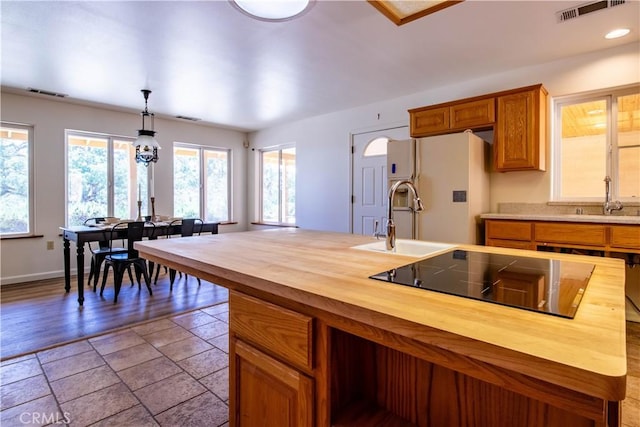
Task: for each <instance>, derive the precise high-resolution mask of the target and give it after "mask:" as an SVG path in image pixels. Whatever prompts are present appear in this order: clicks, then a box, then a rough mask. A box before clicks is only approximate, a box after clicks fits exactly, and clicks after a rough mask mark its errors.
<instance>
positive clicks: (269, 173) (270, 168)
mask: <svg viewBox="0 0 640 427" xmlns="http://www.w3.org/2000/svg"><path fill="white" fill-rule="evenodd" d="M260 176H261V178H262V186H261V200H262V203H261V210H260V221H261V222H264V223H277V224H291V225H293V224H295V223H296V148H295V147H286V148H275V149H265V150H261V151H260Z"/></svg>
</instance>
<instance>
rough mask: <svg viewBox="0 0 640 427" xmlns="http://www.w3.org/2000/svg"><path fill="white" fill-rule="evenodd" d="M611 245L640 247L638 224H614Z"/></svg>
mask: <svg viewBox="0 0 640 427" xmlns="http://www.w3.org/2000/svg"><path fill="white" fill-rule="evenodd" d="M611 247H612V248H629V249H640V227H638V226H637V225H612V226H611Z"/></svg>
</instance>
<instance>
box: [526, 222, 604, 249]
mask: <svg viewBox="0 0 640 427" xmlns="http://www.w3.org/2000/svg"><path fill="white" fill-rule="evenodd" d="M606 230H607V227H606V226H604V225H592V224H556V223H553V224H552V223H539V224H536V225H535V236H536V238H535V240H536V241H537V242H539V243H548V242H550V243H564V244H574V245H585V246H605V245H606V243H607V233H606Z"/></svg>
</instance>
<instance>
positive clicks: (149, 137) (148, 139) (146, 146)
mask: <svg viewBox="0 0 640 427" xmlns="http://www.w3.org/2000/svg"><path fill="white" fill-rule="evenodd" d="M140 92H142V95H143V96H144V111H143V112H142V113H140V114H141V115H142V129H140V130H138V138H137V139H136V140H135V141H134V142H133V146H134V147H136V162H138V163H144V165H145V166H149V163H151V162H153V163H156V162H157V161H158V150H159V149H160V144H158V141H156V138H155V135H156V133H155V131H154V130H153V117H154V116H153V113H150V112H149V110H148V109H147V101H148V99H149V94H150V93H151V91H150V90H149V89H142V90H141V91H140ZM145 120H147V121H149V122H150V123H149V126H150V129H147V128H146V127H145Z"/></svg>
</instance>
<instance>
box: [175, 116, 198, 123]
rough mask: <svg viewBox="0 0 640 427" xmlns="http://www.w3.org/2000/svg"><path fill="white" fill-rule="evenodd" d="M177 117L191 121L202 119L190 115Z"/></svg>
mask: <svg viewBox="0 0 640 427" xmlns="http://www.w3.org/2000/svg"><path fill="white" fill-rule="evenodd" d="M176 119H182V120H189V121H191V122H199V121H200V120H202V119H199V118H197V117H189V116H176Z"/></svg>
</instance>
